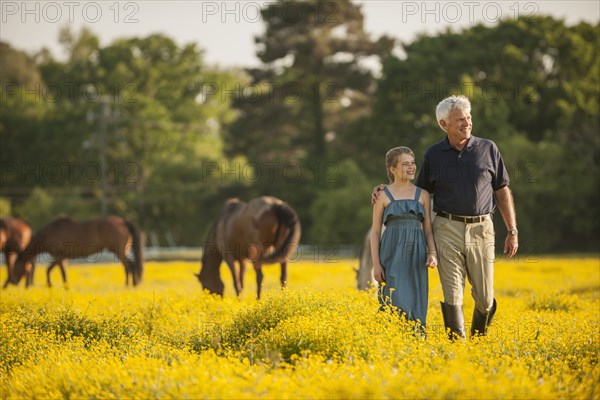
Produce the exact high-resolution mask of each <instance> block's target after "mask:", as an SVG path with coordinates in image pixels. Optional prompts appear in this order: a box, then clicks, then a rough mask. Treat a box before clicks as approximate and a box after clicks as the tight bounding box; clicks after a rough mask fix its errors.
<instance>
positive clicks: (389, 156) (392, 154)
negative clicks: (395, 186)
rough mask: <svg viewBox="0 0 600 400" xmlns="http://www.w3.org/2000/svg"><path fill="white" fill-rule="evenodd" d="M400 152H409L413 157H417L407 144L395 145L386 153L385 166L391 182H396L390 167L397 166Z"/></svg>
mask: <svg viewBox="0 0 600 400" xmlns="http://www.w3.org/2000/svg"><path fill="white" fill-rule="evenodd" d="M400 154H409V155H411V156H412V157H413V158H414V157H415V155H414V153H413V151H412V150H411V149H409V148H408V147H405V146H400V147H394V148H393V149H390V150H388V152H387V153H385V166H386V171H387V174H388V178H390V183H394V175H393V174H392V173H391V172H390V167H395V166H396V165H397V164H398V156H400Z"/></svg>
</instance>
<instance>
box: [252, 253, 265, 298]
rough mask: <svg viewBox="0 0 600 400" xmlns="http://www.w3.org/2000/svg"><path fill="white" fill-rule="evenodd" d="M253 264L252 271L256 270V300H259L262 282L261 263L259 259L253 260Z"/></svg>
mask: <svg viewBox="0 0 600 400" xmlns="http://www.w3.org/2000/svg"><path fill="white" fill-rule="evenodd" d="M253 265H254V272H256V300H259V299H260V292H261V289H262V282H263V272H262V263H261V262H260V261H255V262H254V263H253Z"/></svg>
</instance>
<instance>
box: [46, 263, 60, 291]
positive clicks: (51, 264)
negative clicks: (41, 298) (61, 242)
mask: <svg viewBox="0 0 600 400" xmlns="http://www.w3.org/2000/svg"><path fill="white" fill-rule="evenodd" d="M56 265H58V264H57V262H56V260H53V261H52V262H51V263H50V265H48V269H46V282H47V283H48V287H52V283H51V282H50V271H52V268H54V267H55V266H56Z"/></svg>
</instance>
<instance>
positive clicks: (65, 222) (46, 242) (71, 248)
mask: <svg viewBox="0 0 600 400" xmlns="http://www.w3.org/2000/svg"><path fill="white" fill-rule="evenodd" d="M104 249H107V250H109V251H111V252H112V253H114V254H115V255H116V256H117V258H118V259H119V261H121V262H122V263H123V265H124V266H125V285H129V275H131V277H132V280H133V285H134V286H136V285H137V284H139V283H140V282H141V281H142V275H143V272H144V269H143V268H144V267H143V253H142V249H143V245H142V237H141V234H140V231H139V230H138V229H137V227H136V226H135V225H134V224H133V223H131V222H130V221H127V220H125V219H123V218H121V217H117V216H108V217H102V218H97V219H91V220H86V221H76V220H74V219H71V218H69V217H58V218H56V219H55V220H53V221H52V222H50V223H49V224H48V225H46V226H45V227H44V228H42V229H40V231H39V232H37V233H36V234H35V235H34V236H33V238H32V239H31V242H30V243H29V245H28V246H27V248H25V250H24V251H23V252H22V253H21V254H20V255H19V256H18V257H17V262H16V263H15V269H14V273H13V274H12V276H11V277H10V282H11V283H13V284H15V285H17V284H18V283H19V281H20V280H21V278H22V277H23V275H29V274H30V273H31V272H30V271H29V270H28V269H27V265H28V263H29V262H31V261H33V260H35V257H36V256H37V255H38V254H40V253H49V254H50V256H51V257H52V261H51V262H50V265H48V270H47V272H46V275H47V282H48V287H51V286H52V284H51V283H50V271H51V270H52V268H54V267H55V266H56V265H58V267H59V268H60V272H61V274H62V279H63V283H64V284H65V286H66V285H67V275H66V272H65V264H66V261H67V260H68V259H74V258H78V257H87V256H90V255H92V254H96V253H99V252H101V251H102V250H104ZM130 249H131V250H132V252H133V256H134V259H133V261H132V260H129V258H128V252H129V250H130ZM26 286H27V284H26Z"/></svg>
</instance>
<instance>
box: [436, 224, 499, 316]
mask: <svg viewBox="0 0 600 400" xmlns="http://www.w3.org/2000/svg"><path fill="white" fill-rule="evenodd" d="M433 233H434V237H435V244H436V247H437V253H438V272H439V274H440V281H441V283H442V290H443V291H444V302H445V303H447V304H450V305H455V306H460V305H462V304H463V296H464V291H465V277H466V278H468V279H469V283H470V284H471V287H472V290H471V294H472V296H473V299H474V300H475V307H476V308H477V309H478V310H479V311H481V312H482V313H487V312H488V311H490V310H491V308H492V304H493V301H494V223H493V222H492V220H491V218H490V219H486V220H484V221H483V222H480V223H474V224H465V223H463V222H458V221H452V220H449V219H447V218H443V217H439V216H436V217H435V218H434V220H433Z"/></svg>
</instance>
